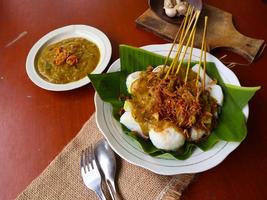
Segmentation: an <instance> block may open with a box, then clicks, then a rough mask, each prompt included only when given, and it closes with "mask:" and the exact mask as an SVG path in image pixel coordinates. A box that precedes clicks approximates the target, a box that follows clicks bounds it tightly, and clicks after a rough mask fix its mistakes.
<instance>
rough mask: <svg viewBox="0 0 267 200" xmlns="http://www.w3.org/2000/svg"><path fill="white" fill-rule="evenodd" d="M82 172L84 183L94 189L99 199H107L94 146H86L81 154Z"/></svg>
mask: <svg viewBox="0 0 267 200" xmlns="http://www.w3.org/2000/svg"><path fill="white" fill-rule="evenodd" d="M81 174H82V179H83V182H84V184H85V185H86V186H87V187H88V188H89V189H90V190H93V191H94V192H95V193H96V194H97V196H98V197H99V199H101V200H106V198H105V196H104V193H103V191H102V188H101V175H100V173H99V170H98V168H97V165H96V161H95V155H94V151H93V146H92V145H90V147H88V148H86V149H85V150H83V151H82V154H81Z"/></svg>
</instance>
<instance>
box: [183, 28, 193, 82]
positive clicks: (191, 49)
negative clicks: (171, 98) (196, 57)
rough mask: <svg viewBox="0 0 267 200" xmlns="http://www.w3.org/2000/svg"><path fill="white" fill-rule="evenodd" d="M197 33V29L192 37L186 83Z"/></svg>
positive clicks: (186, 77)
mask: <svg viewBox="0 0 267 200" xmlns="http://www.w3.org/2000/svg"><path fill="white" fill-rule="evenodd" d="M195 35H196V29H195V30H194V33H193V38H192V40H191V46H190V54H189V59H188V61H187V67H186V73H185V79H184V83H185V84H186V82H187V79H188V73H189V68H190V64H191V60H192V54H193V48H194V41H195Z"/></svg>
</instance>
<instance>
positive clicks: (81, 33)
mask: <svg viewBox="0 0 267 200" xmlns="http://www.w3.org/2000/svg"><path fill="white" fill-rule="evenodd" d="M72 37H82V38H85V39H87V40H90V41H92V42H94V43H95V44H96V45H97V46H98V48H99V51H100V60H99V63H98V65H97V66H96V68H95V69H94V71H93V72H92V74H99V73H102V72H103V71H104V69H105V68H106V66H107V65H108V62H109V60H110V57H111V44H110V41H109V39H108V37H107V36H106V35H105V34H104V33H103V32H102V31H100V30H98V29H96V28H94V27H91V26H86V25H70V26H65V27H62V28H58V29H56V30H54V31H51V32H49V33H48V34H46V35H45V36H43V37H42V38H41V39H40V40H39V41H37V42H36V43H35V44H34V45H33V47H32V48H31V50H30V52H29V54H28V56H27V60H26V72H27V74H28V76H29V78H30V79H31V81H32V82H33V83H34V84H36V85H37V86H39V87H41V88H43V89H46V90H51V91H66V90H72V89H75V88H79V87H81V86H84V85H86V84H88V83H90V79H89V78H88V77H87V76H86V77H84V78H82V79H80V80H78V81H74V82H70V83H65V84H55V83H50V82H48V81H46V80H44V79H43V78H42V77H41V76H40V75H39V74H38V72H37V71H36V66H35V63H36V60H35V59H36V55H37V54H38V52H39V50H40V49H42V48H44V47H45V46H47V45H50V44H52V43H56V42H58V41H60V40H63V39H67V38H72Z"/></svg>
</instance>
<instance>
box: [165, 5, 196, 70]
mask: <svg viewBox="0 0 267 200" xmlns="http://www.w3.org/2000/svg"><path fill="white" fill-rule="evenodd" d="M192 12H193V8H192V7H191V6H189V7H188V10H187V12H186V16H185V23H184V24H183V27H182V32H181V35H180V38H179V43H178V50H177V53H176V55H180V53H181V51H182V46H183V42H182V41H183V38H184V35H185V32H184V30H185V28H186V25H188V16H189V15H192ZM178 59H179V56H178V57H176V56H175V58H174V60H173V62H172V64H171V66H170V68H171V71H172V73H173V72H174V66H175V63H176V62H177V60H178Z"/></svg>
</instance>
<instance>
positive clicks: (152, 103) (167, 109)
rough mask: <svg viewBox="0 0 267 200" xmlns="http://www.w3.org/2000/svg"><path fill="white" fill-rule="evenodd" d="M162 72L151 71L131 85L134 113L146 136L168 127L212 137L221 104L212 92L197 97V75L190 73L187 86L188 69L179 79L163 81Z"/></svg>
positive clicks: (181, 72) (143, 73) (182, 72)
mask: <svg viewBox="0 0 267 200" xmlns="http://www.w3.org/2000/svg"><path fill="white" fill-rule="evenodd" d="M160 73H161V72H153V71H152V69H151V68H148V69H147V71H144V72H141V74H140V78H139V79H137V80H136V81H134V82H133V84H132V86H131V90H132V96H131V98H130V99H129V101H130V103H131V104H130V105H131V111H132V115H133V117H134V118H135V120H136V121H137V122H138V123H139V125H140V127H141V129H142V132H143V134H144V135H148V131H149V129H150V128H154V129H155V130H157V131H159V132H160V131H162V130H164V129H165V128H167V127H173V128H175V129H177V130H179V131H181V132H183V133H187V134H188V132H189V129H190V128H191V127H192V126H194V127H195V128H197V129H201V130H205V131H206V132H207V134H209V133H210V131H211V129H212V128H213V127H214V126H215V112H216V111H217V103H216V100H215V99H213V98H212V97H211V96H210V94H209V92H208V91H205V92H201V93H200V94H199V98H197V94H198V92H197V90H196V87H195V78H196V73H195V72H193V71H192V70H190V71H189V74H188V82H187V84H186V85H184V82H183V80H184V77H185V68H184V67H182V68H181V71H180V76H179V77H178V76H176V75H174V76H170V75H169V76H168V77H167V78H166V79H162V78H161V74H160ZM163 75H164V73H163ZM197 99H198V100H197Z"/></svg>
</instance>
